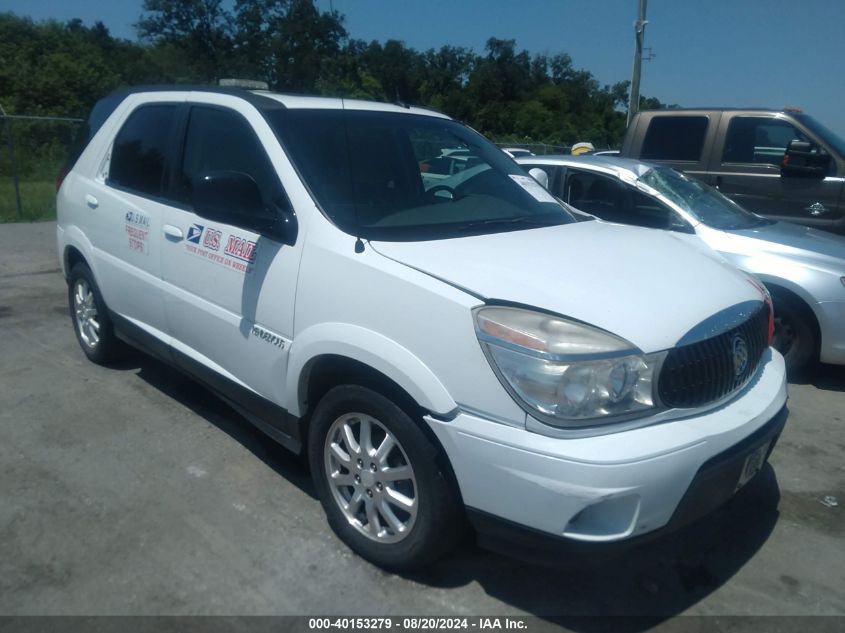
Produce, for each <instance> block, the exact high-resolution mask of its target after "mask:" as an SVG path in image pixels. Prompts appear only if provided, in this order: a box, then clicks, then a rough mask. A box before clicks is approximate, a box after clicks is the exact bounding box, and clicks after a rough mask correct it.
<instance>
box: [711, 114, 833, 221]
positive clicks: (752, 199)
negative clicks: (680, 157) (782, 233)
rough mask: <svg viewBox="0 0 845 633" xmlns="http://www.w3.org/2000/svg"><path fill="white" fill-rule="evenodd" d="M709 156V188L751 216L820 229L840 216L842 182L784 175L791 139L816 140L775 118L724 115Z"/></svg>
mask: <svg viewBox="0 0 845 633" xmlns="http://www.w3.org/2000/svg"><path fill="white" fill-rule="evenodd" d="M719 139H720V140H719V141H718V142H717V143H716V146H715V147H714V152H713V163H712V166H711V176H712V178H711V184H713V185H715V186H716V187H718V188H719V190H720V191H721V192H722V193H724V194H725V195H727V196H729V197H730V198H732V199H734V200H735V201H736V202H737V203H739V204H741V205H742V206H743V207H745V208H746V209H748V210H749V211H753V212H754V213H759V214H760V215H764V216H767V217H770V218H773V219H776V220H788V221H791V222H797V223H799V224H807V225H810V226H818V227H820V228H824V227H825V226H827V225H830V224H833V223H834V222H835V221H836V220H838V219H839V218H841V217H842V211H841V209H840V208H839V198H840V195H841V192H842V180H841V179H839V178H835V177H834V176H835V173H834V172H835V164H832V165H831V174H830V176H831V177H828V178H824V179H820V178H806V177H794V176H782V175H781V171H780V164H781V161H782V160H783V155H784V152H785V151H786V147H787V146H788V145H789V143H790V141H792V140H800V141H810V142H811V143H813V144H815V145H816V146H818V141H817V140H816V139H814V138H813V137H812V136H811V135H810V133H809V132H808V131H807V130H805V129H803V128H802V127H800V126H799V125H798V124H797V123H795V122H794V121H792V120H790V119H788V118H785V117H783V116H782V115H777V114H775V113H764V112H761V113H753V114H748V113H741V112H735V113H726V115H725V116H724V117H723V120H722V123H721V126H720V130H719Z"/></svg>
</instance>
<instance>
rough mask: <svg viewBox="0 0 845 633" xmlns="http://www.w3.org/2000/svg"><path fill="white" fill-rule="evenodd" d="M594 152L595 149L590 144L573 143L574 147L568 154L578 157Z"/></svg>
mask: <svg viewBox="0 0 845 633" xmlns="http://www.w3.org/2000/svg"><path fill="white" fill-rule="evenodd" d="M595 151H596V148H595V147H593V144H592V143H575V145H573V146H572V150H571V151H570V153H571V154H572V155H573V156H580V155H581V154H587V153H589V152H595Z"/></svg>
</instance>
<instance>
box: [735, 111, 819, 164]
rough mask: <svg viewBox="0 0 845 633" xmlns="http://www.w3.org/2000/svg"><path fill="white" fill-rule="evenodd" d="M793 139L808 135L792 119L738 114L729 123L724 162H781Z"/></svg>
mask: <svg viewBox="0 0 845 633" xmlns="http://www.w3.org/2000/svg"><path fill="white" fill-rule="evenodd" d="M793 140H799V141H805V140H807V138H806V137H805V136H804V135H803V134H801V132H799V131H798V130H797V129H796V128H795V126H794V125H792V124H791V123H789V122H788V121H783V120H781V119H775V118H771V117H751V116H737V117H734V118H733V119H731V123H730V125H729V126H728V134H727V136H726V137H725V149H724V151H723V152H722V162H723V163H757V164H770V165H780V163H781V160H783V154H784V152H785V151H786V147H787V146H788V145H789V143H790V141H793Z"/></svg>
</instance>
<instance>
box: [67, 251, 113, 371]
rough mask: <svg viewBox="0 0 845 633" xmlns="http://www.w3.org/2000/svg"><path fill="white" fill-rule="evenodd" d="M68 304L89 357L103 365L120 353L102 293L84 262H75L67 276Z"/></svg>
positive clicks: (82, 346) (79, 340)
mask: <svg viewBox="0 0 845 633" xmlns="http://www.w3.org/2000/svg"><path fill="white" fill-rule="evenodd" d="M68 307H69V308H70V318H71V321H72V322H73V331H74V332H75V333H76V340H77V341H78V342H79V346H80V347H81V348H82V351H83V352H85V355H86V356H87V357H88V359H89V360H90V361H92V362H95V363H97V364H100V365H102V364H104V363H106V362H108V361H110V360H114V359H115V358H117V357H118V356H119V355H120V352H121V350H122V346H121V344H120V341H119V340H118V339H117V337H116V336H115V335H114V327H113V325H112V322H111V319H109V313H108V310H107V309H106V304H105V302H104V301H103V296H102V295H101V294H100V289H99V287H98V286H97V282H96V281H94V275H93V274H92V273H91V269H90V268H88V266H87V265H85V264H82V263H79V264H76V265H75V266H74V267H73V268H72V269H71V271H70V275H69V276H68Z"/></svg>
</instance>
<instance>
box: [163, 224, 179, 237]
mask: <svg viewBox="0 0 845 633" xmlns="http://www.w3.org/2000/svg"><path fill="white" fill-rule="evenodd" d="M161 228H162V230H163V231H164V234H165V235H166V236H167V237H170V238H173V239H174V240H181V239H182V238H183V237H184V235H183V234H182V229H180V228H179V227H178V226H173V225H172V224H165V225H164V226H163V227H161Z"/></svg>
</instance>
